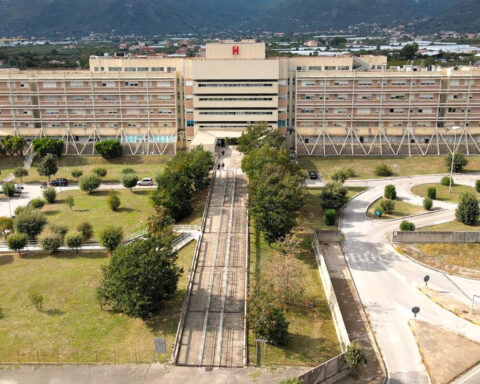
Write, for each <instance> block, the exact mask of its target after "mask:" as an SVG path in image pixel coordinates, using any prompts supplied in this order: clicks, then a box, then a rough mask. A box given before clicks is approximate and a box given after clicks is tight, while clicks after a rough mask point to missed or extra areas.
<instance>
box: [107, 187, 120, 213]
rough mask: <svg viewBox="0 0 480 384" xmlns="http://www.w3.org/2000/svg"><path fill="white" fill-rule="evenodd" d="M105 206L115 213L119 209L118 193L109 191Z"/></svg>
mask: <svg viewBox="0 0 480 384" xmlns="http://www.w3.org/2000/svg"><path fill="white" fill-rule="evenodd" d="M107 205H108V207H109V208H110V209H111V210H112V211H117V210H118V208H120V198H119V197H118V193H117V192H115V191H114V190H110V192H109V194H108V197H107Z"/></svg>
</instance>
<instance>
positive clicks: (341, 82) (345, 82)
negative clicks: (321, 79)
mask: <svg viewBox="0 0 480 384" xmlns="http://www.w3.org/2000/svg"><path fill="white" fill-rule="evenodd" d="M348 84H349V83H348V81H341V80H337V81H335V83H334V85H340V86H345V85H348Z"/></svg>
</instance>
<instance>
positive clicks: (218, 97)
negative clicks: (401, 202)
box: [0, 41, 480, 156]
mask: <svg viewBox="0 0 480 384" xmlns="http://www.w3.org/2000/svg"><path fill="white" fill-rule="evenodd" d="M386 67H387V60H386V57H384V56H360V57H356V56H353V55H339V56H316V57H314V56H311V57H293V58H271V59H268V58H266V57H265V45H264V43H257V42H253V41H241V42H233V41H224V42H220V43H211V44H207V46H206V55H205V58H179V57H172V58H156V57H145V58H128V57H110V56H105V57H96V56H94V57H91V58H90V70H86V71H4V72H0V135H12V134H18V135H22V136H24V137H26V138H27V139H28V140H30V141H31V140H33V139H35V138H37V137H42V136H50V137H54V138H61V139H63V140H64V142H65V143H66V146H65V151H66V153H68V154H94V153H95V151H94V145H93V144H94V143H95V142H97V141H100V140H104V139H111V138H118V139H120V140H121V142H122V143H123V145H124V148H125V149H126V153H127V154H173V153H175V151H176V150H177V148H179V147H185V146H187V147H188V146H195V145H200V144H201V145H204V146H205V147H207V148H210V149H213V148H214V146H215V145H216V141H217V139H219V138H225V137H238V136H240V134H241V133H242V132H243V131H244V130H245V128H246V127H247V126H248V125H251V124H254V123H256V122H267V124H268V126H269V127H270V128H272V129H278V130H279V131H280V132H282V133H283V134H285V135H286V138H287V143H288V146H289V147H290V149H291V150H295V151H296V152H297V153H298V154H299V155H310V156H336V155H362V156H365V155H377V156H378V155H390V156H391V155H427V154H432V155H433V154H442V153H447V152H448V151H449V150H452V149H453V144H454V143H455V142H456V143H457V144H458V143H460V144H461V145H462V146H463V148H464V150H465V151H466V152H467V153H469V154H475V153H480V149H479V145H478V143H479V141H480V125H479V121H480V70H476V69H473V68H447V69H446V68H443V69H442V68H406V69H405V68H404V69H388V70H387V68H386ZM453 127H460V129H452V128H453Z"/></svg>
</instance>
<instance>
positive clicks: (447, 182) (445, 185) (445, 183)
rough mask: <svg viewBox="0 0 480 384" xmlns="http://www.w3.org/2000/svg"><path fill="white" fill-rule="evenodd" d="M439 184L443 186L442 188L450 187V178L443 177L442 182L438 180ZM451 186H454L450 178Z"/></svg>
mask: <svg viewBox="0 0 480 384" xmlns="http://www.w3.org/2000/svg"><path fill="white" fill-rule="evenodd" d="M440 184H441V185H443V186H444V187H448V186H450V177H448V176H443V177H442V180H440ZM452 185H455V182H454V180H453V178H452Z"/></svg>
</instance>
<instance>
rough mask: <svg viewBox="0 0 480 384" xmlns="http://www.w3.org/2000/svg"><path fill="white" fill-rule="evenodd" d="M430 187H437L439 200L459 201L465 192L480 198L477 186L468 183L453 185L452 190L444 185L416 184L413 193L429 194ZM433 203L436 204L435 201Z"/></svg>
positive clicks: (419, 194)
mask: <svg viewBox="0 0 480 384" xmlns="http://www.w3.org/2000/svg"><path fill="white" fill-rule="evenodd" d="M454 180H455V177H454ZM430 187H435V188H437V200H440V201H450V202H454V203H458V202H459V201H460V196H461V195H462V194H463V193H465V192H471V193H473V194H474V195H475V196H477V199H479V200H480V193H477V191H475V188H473V187H469V186H467V185H453V186H452V192H448V187H447V186H444V185H440V184H422V185H416V186H415V187H413V188H412V193H414V194H415V195H418V196H422V197H425V196H427V190H428V188H430ZM433 205H434V206H435V201H434V202H433Z"/></svg>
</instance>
